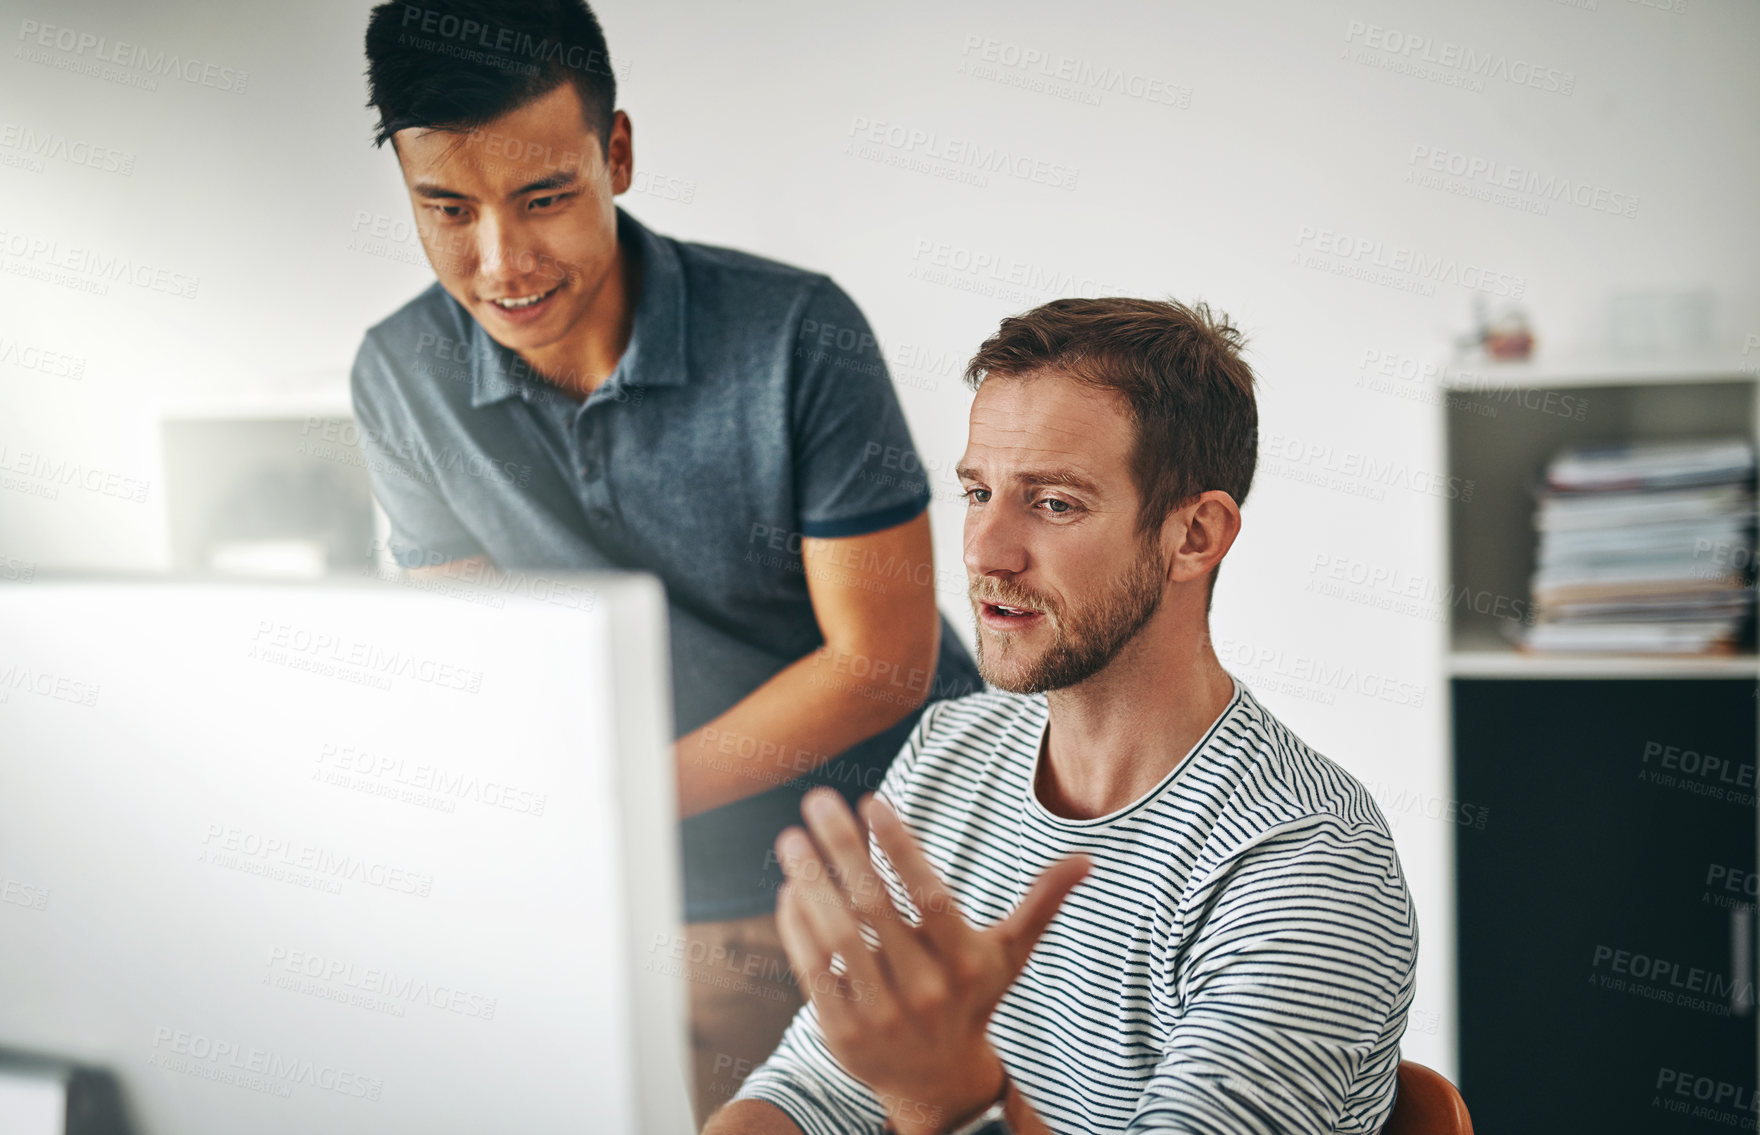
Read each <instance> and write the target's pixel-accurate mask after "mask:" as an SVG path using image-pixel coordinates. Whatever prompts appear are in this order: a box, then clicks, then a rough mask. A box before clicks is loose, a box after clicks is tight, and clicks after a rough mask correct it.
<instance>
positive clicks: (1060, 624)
mask: <svg viewBox="0 0 1760 1135" xmlns="http://www.w3.org/2000/svg"><path fill="white" fill-rule="evenodd" d="M1166 574H1167V565H1166V564H1165V563H1164V562H1163V561H1162V558H1161V549H1160V545H1159V543H1158V542H1156V541H1154V540H1150V541H1146V542H1145V543H1144V546H1143V547H1142V549H1141V550H1140V552H1139V554H1138V556H1137V558H1136V559H1135V560H1134V561H1133V562H1132V563H1131V565H1130V567H1128V568H1126V569H1125V571H1124V573H1123V574H1122V575H1120V576H1119V577H1118V578H1117V579H1116V580H1114V581H1113V582H1112V585H1111V587H1110V588H1109V589H1108V590H1107V592H1106V593H1105V594H1104V595H1102V596H1100V597H1099V598H1098V599H1096V600H1094V601H1093V602H1091V603H1085V604H1082V605H1081V606H1079V607H1075V608H1073V609H1072V610H1068V611H1052V610H1051V609H1049V608H1048V606H1047V604H1046V601H1045V600H1044V599H1043V598H1041V597H1039V596H1037V595H1034V594H1032V593H1031V592H1027V591H1018V590H1011V589H1010V588H1008V587H1007V586H1002V587H997V586H995V584H996V582H997V581H994V580H993V581H991V586H990V587H989V588H983V587H980V586H979V585H978V584H977V583H976V582H974V583H973V585H972V587H971V589H970V591H971V597H972V599H973V601H974V604H976V602H977V601H978V600H979V597H980V595H984V596H985V598H987V600H988V601H990V602H995V603H1002V604H1005V605H1009V604H1012V603H1017V602H1018V603H1020V604H1021V605H1022V606H1024V607H1030V608H1032V609H1033V610H1037V611H1044V612H1045V614H1046V616H1047V617H1048V619H1049V621H1050V622H1051V624H1052V627H1053V636H1054V637H1053V638H1052V640H1051V645H1050V646H1048V647H1046V648H1045V651H1044V653H1043V654H1041V655H1040V656H1039V657H1038V658H1037V659H1035V660H1034V661H1032V662H1031V663H1029V664H1028V665H1027V666H1026V668H1025V669H1022V670H1018V671H1010V672H1004V671H1003V670H1001V668H1000V667H996V666H991V665H988V664H986V660H985V658H984V629H983V627H982V626H980V627H979V628H978V631H977V640H978V659H977V661H978V674H979V675H980V676H981V677H982V678H983V679H984V680H985V681H986V682H989V683H990V684H991V685H992V686H995V687H997V688H998V689H1003V690H1007V691H1008V692H1010V693H1015V694H1038V693H1044V692H1045V691H1046V690H1061V689H1064V688H1066V687H1068V686H1073V685H1075V684H1077V683H1078V682H1083V681H1086V680H1087V679H1089V678H1091V677H1093V676H1094V675H1095V674H1098V673H1099V672H1100V671H1101V670H1104V669H1105V668H1106V666H1107V665H1108V664H1109V663H1110V662H1111V661H1112V660H1113V659H1114V658H1115V657H1117V656H1118V652H1119V651H1121V650H1123V649H1124V647H1125V644H1126V643H1128V642H1130V640H1131V639H1132V638H1134V637H1136V634H1137V632H1138V631H1140V630H1142V629H1143V626H1144V625H1145V624H1146V623H1148V621H1149V620H1150V619H1151V618H1153V617H1154V615H1155V611H1156V609H1157V608H1159V607H1160V605H1161V586H1162V582H1163V580H1164V579H1165V577H1166ZM972 613H973V617H974V619H975V618H976V616H977V607H976V606H975V605H974V607H973V612H972ZM1053 616H1054V617H1053ZM1004 649H1005V650H1008V651H1011V652H1018V651H1019V650H1021V649H1022V648H1021V647H1020V646H1018V645H1016V644H1014V643H1009V644H1008V645H1007V646H1006V647H1004Z"/></svg>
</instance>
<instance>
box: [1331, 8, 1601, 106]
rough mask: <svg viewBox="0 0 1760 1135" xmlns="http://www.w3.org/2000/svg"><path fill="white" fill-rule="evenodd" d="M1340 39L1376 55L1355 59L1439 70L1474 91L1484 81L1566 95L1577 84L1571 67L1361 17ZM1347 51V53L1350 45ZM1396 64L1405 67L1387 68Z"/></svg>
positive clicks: (1420, 74) (1420, 73)
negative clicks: (1469, 84) (1562, 68)
mask: <svg viewBox="0 0 1760 1135" xmlns="http://www.w3.org/2000/svg"><path fill="white" fill-rule="evenodd" d="M1344 38H1345V42H1346V43H1347V44H1354V45H1357V46H1359V47H1363V48H1367V49H1369V51H1371V52H1374V53H1375V54H1373V55H1369V56H1367V57H1366V58H1357V59H1356V60H1355V61H1356V62H1359V63H1374V64H1376V65H1379V66H1383V67H1387V69H1389V70H1396V71H1397V70H1409V71H1411V72H1412V73H1413V74H1414V75H1416V76H1417V77H1419V78H1432V77H1437V76H1433V75H1430V74H1426V73H1425V71H1424V68H1432V69H1434V68H1440V69H1441V70H1443V71H1445V72H1449V73H1451V74H1452V75H1453V76H1458V77H1460V78H1463V79H1470V80H1475V81H1477V85H1476V86H1475V88H1474V89H1476V90H1483V89H1484V86H1483V84H1484V81H1485V80H1487V79H1497V80H1502V81H1504V82H1508V83H1514V84H1515V85H1516V86H1519V87H1533V88H1535V89H1536V90H1541V91H1548V92H1551V93H1553V94H1560V95H1570V94H1572V93H1573V92H1574V91H1575V90H1576V88H1577V76H1576V72H1574V71H1560V70H1558V69H1557V68H1553V67H1542V66H1540V65H1539V64H1537V63H1534V62H1532V61H1531V60H1527V59H1520V58H1511V57H1510V56H1509V55H1506V54H1505V53H1503V52H1501V51H1480V50H1478V49H1476V48H1472V47H1467V46H1465V45H1464V44H1459V43H1454V42H1452V41H1449V40H1436V39H1432V38H1431V37H1429V36H1427V35H1417V34H1414V33H1412V32H1407V31H1402V30H1400V29H1398V28H1388V27H1383V26H1382V25H1380V24H1370V23H1365V22H1364V21H1362V20H1352V21H1351V22H1350V23H1349V25H1347V26H1346V28H1345V33H1344ZM1345 50H1346V52H1347V53H1348V52H1349V51H1350V49H1349V48H1346V49H1345ZM1395 62H1397V63H1398V64H1402V65H1403V66H1389V64H1392V63H1395Z"/></svg>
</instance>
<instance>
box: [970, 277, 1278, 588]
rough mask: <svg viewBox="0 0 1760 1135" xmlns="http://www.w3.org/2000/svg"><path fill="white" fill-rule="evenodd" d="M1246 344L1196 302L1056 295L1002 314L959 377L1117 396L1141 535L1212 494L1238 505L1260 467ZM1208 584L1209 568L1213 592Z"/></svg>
mask: <svg viewBox="0 0 1760 1135" xmlns="http://www.w3.org/2000/svg"><path fill="white" fill-rule="evenodd" d="M1245 344H1246V340H1245V339H1244V338H1243V337H1242V335H1241V333H1240V331H1239V330H1237V329H1236V328H1235V327H1234V326H1233V325H1232V324H1230V323H1229V321H1228V317H1227V316H1226V315H1223V314H1221V313H1216V314H1212V313H1211V311H1210V308H1209V307H1208V306H1207V305H1205V304H1202V303H1199V304H1194V305H1192V306H1190V307H1188V306H1186V305H1185V304H1182V303H1178V302H1176V301H1174V300H1148V299H1128V298H1123V297H1109V298H1105V299H1058V300H1052V301H1051V302H1050V303H1046V304H1041V305H1040V306H1038V307H1036V308H1034V309H1033V310H1032V311H1029V312H1027V313H1025V314H1024V315H1013V316H1010V317H1008V318H1007V319H1004V320H1003V321H1002V326H1001V327H999V328H998V329H997V331H996V334H994V335H992V336H990V338H988V339H986V340H984V344H983V346H981V347H979V348H978V353H977V354H976V355H974V356H972V361H971V363H970V364H969V365H968V366H967V367H966V374H965V379H966V385H968V386H970V387H971V388H972V389H974V390H976V389H977V388H978V386H979V384H980V383H982V382H983V381H984V380H985V379H986V378H987V377H992V376H993V377H999V378H1034V377H1038V376H1039V374H1040V373H1042V372H1053V373H1056V374H1060V375H1063V376H1065V377H1067V378H1072V379H1074V380H1076V381H1077V382H1081V383H1084V384H1086V385H1088V386H1091V387H1094V388H1097V389H1102V390H1113V391H1117V392H1118V393H1119V394H1121V395H1122V396H1123V397H1124V399H1125V402H1126V404H1127V405H1128V406H1129V408H1130V415H1131V421H1132V424H1133V425H1134V426H1135V427H1136V435H1137V436H1136V444H1135V447H1134V448H1133V450H1132V454H1131V475H1132V477H1133V479H1134V480H1135V482H1136V486H1137V493H1138V495H1139V496H1140V497H1141V499H1142V504H1141V506H1140V508H1139V510H1138V512H1137V532H1138V534H1139V535H1140V536H1143V537H1144V538H1145V539H1149V538H1152V536H1153V534H1154V533H1155V532H1157V531H1159V530H1160V527H1161V523H1162V521H1164V520H1165V519H1166V518H1167V514H1168V513H1170V512H1172V511H1173V510H1175V509H1177V508H1179V507H1180V506H1181V505H1183V504H1186V503H1188V502H1189V501H1191V500H1192V498H1193V497H1196V496H1197V495H1198V494H1200V493H1203V492H1206V491H1208V490H1210V489H1221V490H1222V491H1223V492H1225V493H1227V494H1228V495H1229V496H1231V497H1233V498H1234V501H1235V504H1237V505H1240V504H1245V503H1246V499H1247V490H1248V489H1250V488H1251V487H1252V484H1253V470H1254V467H1255V466H1256V465H1257V464H1258V450H1259V446H1258V441H1259V407H1258V403H1257V402H1256V401H1255V400H1254V397H1253V372H1252V370H1251V369H1249V368H1248V366H1247V364H1246V363H1245V362H1243V361H1242V359H1241V355H1240V353H1241V349H1242V348H1243V347H1244V346H1245ZM1217 570H1220V565H1219V566H1218V569H1217ZM1215 585H1216V572H1215V571H1213V572H1211V574H1210V583H1209V588H1210V589H1211V590H1212V591H1213V590H1214V588H1215ZM1205 610H1206V611H1208V610H1209V600H1208V598H1206V600H1205Z"/></svg>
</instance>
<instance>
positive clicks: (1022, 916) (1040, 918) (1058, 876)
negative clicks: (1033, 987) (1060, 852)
mask: <svg viewBox="0 0 1760 1135" xmlns="http://www.w3.org/2000/svg"><path fill="white" fill-rule="evenodd" d="M1092 866H1093V864H1092V862H1091V861H1090V860H1089V859H1088V858H1087V856H1084V855H1075V856H1071V857H1069V858H1067V859H1059V860H1058V861H1057V862H1056V863H1053V864H1052V865H1051V866H1049V867H1047V868H1045V873H1044V874H1042V875H1040V876H1039V878H1038V879H1037V880H1036V881H1035V882H1034V883H1033V886H1032V889H1031V890H1029V891H1028V892H1027V895H1026V897H1025V898H1023V899H1022V900H1021V905H1019V906H1017V907H1015V908H1014V910H1013V911H1012V912H1011V913H1010V914H1009V916H1008V917H1007V918H1005V919H1003V920H1002V921H1001V922H1000V923H998V924H997V926H996V931H997V933H998V934H1000V935H1001V937H1002V941H1003V943H1004V945H1005V947H1006V949H1007V950H1008V959H1009V965H1010V966H1011V973H1016V974H1018V973H1019V972H1020V971H1021V969H1022V967H1024V966H1025V965H1026V964H1027V957H1028V956H1029V955H1030V954H1032V952H1033V947H1034V946H1036V945H1038V944H1039V936H1040V935H1042V934H1044V933H1045V928H1046V927H1047V926H1049V925H1051V920H1052V919H1053V918H1055V917H1057V912H1058V910H1059V909H1061V908H1062V906H1063V900H1064V899H1066V898H1068V897H1069V893H1070V891H1072V890H1074V889H1075V886H1076V884H1077V883H1080V882H1081V881H1082V880H1083V879H1085V878H1086V877H1087V875H1088V870H1089V868H1090V867H1092Z"/></svg>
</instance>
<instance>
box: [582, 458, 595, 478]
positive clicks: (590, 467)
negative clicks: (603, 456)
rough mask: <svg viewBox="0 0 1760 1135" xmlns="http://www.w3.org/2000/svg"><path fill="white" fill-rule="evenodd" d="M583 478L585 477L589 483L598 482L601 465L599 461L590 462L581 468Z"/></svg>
mask: <svg viewBox="0 0 1760 1135" xmlns="http://www.w3.org/2000/svg"><path fill="white" fill-rule="evenodd" d="M581 476H583V477H585V478H586V479H587V480H589V481H596V480H598V479H599V463H598V462H597V461H589V462H587V463H586V464H585V465H582V466H581Z"/></svg>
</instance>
